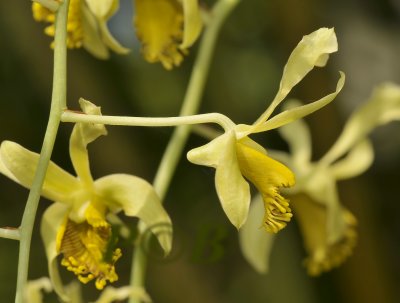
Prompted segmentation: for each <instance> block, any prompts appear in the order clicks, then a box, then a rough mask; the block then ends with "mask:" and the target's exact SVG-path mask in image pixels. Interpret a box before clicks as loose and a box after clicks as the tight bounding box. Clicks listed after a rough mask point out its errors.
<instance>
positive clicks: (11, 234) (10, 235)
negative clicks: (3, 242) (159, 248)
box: [0, 228, 21, 240]
mask: <svg viewBox="0 0 400 303" xmlns="http://www.w3.org/2000/svg"><path fill="white" fill-rule="evenodd" d="M20 237H21V233H20V231H19V229H18V228H17V229H14V228H13V229H11V228H0V238H6V239H11V240H19V239H20Z"/></svg>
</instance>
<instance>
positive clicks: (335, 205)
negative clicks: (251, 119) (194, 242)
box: [240, 83, 400, 276]
mask: <svg viewBox="0 0 400 303" xmlns="http://www.w3.org/2000/svg"><path fill="white" fill-rule="evenodd" d="M298 106H299V105H298V103H297V102H292V103H291V104H290V107H291V108H296V107H298ZM393 120H400V86H397V85H394V84H390V83H386V84H383V85H380V86H379V87H378V88H377V89H376V90H375V91H374V93H373V95H372V97H371V99H370V100H368V101H367V102H366V103H365V104H364V105H363V106H361V107H360V108H359V109H358V110H357V111H355V112H354V113H353V114H352V116H351V117H350V118H349V120H348V121H347V123H346V125H345V127H344V129H343V132H342V133H341V135H340V136H339V138H338V139H337V141H336V142H335V144H334V145H333V146H332V147H331V149H330V150H329V151H328V152H327V153H326V154H325V155H324V156H323V157H322V158H321V159H320V160H319V161H316V162H312V161H311V139H310V131H309V129H308V127H307V125H306V124H305V123H304V121H302V120H298V121H296V122H294V123H292V124H290V125H286V126H284V127H282V128H281V129H279V131H280V132H281V134H282V136H283V137H284V139H285V140H286V141H287V142H288V144H289V147H290V151H291V154H286V153H283V152H275V151H271V152H270V153H271V154H273V156H274V157H275V158H277V159H279V160H280V161H282V162H283V163H285V164H287V165H288V166H289V167H290V168H292V169H293V170H294V172H295V173H296V179H297V183H296V186H294V187H293V188H291V189H289V190H287V192H286V193H287V195H288V196H289V197H290V199H291V205H292V208H293V212H294V215H295V217H296V219H297V221H298V223H299V226H300V230H301V232H302V235H303V238H304V246H305V249H306V251H307V253H308V257H307V258H306V260H305V262H304V263H305V266H306V267H307V271H308V273H309V274H310V275H314V276H315V275H319V274H321V273H322V272H324V271H328V270H331V269H332V268H334V267H337V266H339V265H341V264H342V263H343V262H344V261H345V260H346V259H347V258H348V257H349V256H350V255H351V254H352V251H353V249H354V247H355V245H356V241H357V232H356V225H357V220H356V218H355V217H354V216H353V214H352V213H351V212H350V211H349V210H347V209H346V208H345V207H344V206H342V205H341V203H340V199H339V195H338V190H337V182H338V181H340V180H344V179H348V178H352V177H355V176H357V175H360V174H362V173H363V172H364V171H366V170H367V169H368V168H369V167H370V165H371V164H372V161H373V149H372V145H371V143H370V141H369V140H368V139H367V135H368V134H369V133H370V132H371V131H372V130H373V129H374V128H375V127H377V126H379V125H383V124H386V123H388V122H390V121H393ZM261 207H262V203H261V201H260V199H259V198H258V199H255V200H254V202H253V203H252V207H251V209H250V212H249V218H248V220H247V222H246V224H245V225H244V226H243V228H242V229H241V231H240V246H241V250H242V252H243V255H244V256H245V258H246V259H247V260H248V262H249V263H250V264H251V265H252V266H253V267H254V268H255V269H256V270H257V271H259V272H267V271H268V261H269V255H270V252H271V249H272V245H273V241H274V236H273V235H266V234H265V233H262V232H260V231H259V230H257V229H258V227H259V223H258V222H259V220H260V214H259V210H260V208H261Z"/></svg>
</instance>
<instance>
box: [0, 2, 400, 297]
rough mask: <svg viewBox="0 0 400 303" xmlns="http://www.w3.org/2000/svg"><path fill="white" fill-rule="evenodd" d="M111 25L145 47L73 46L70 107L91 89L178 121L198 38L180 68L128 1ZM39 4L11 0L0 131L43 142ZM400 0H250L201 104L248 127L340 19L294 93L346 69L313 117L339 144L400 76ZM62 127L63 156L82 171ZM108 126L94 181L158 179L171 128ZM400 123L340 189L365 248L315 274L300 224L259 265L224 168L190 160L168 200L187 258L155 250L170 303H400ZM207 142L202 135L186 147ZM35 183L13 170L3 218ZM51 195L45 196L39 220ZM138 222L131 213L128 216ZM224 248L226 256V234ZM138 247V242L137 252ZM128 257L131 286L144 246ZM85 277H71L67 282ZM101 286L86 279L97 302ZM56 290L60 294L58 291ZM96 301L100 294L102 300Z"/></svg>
mask: <svg viewBox="0 0 400 303" xmlns="http://www.w3.org/2000/svg"><path fill="white" fill-rule="evenodd" d="M208 2H209V3H208V4H209V5H211V3H212V1H208ZM121 4H122V8H121V12H120V13H119V14H118V15H117V17H115V18H113V19H112V22H111V27H112V31H113V32H115V34H116V35H117V36H118V37H119V38H120V40H121V41H123V42H124V44H125V45H128V46H129V47H131V48H132V49H133V50H132V52H131V54H129V55H128V56H125V57H118V56H116V55H113V56H112V57H111V59H110V60H109V61H104V62H103V61H98V60H96V59H94V58H92V57H91V56H90V55H89V54H87V53H86V52H85V51H82V50H78V51H70V52H69V62H68V68H69V70H68V104H69V108H71V109H78V102H77V101H78V99H79V97H84V98H85V99H88V100H91V101H92V102H94V103H96V104H98V105H100V106H102V110H103V113H107V114H115V115H119V114H120V115H137V116H168V115H176V114H177V113H178V111H179V107H180V104H181V102H182V97H183V94H184V91H185V87H186V85H187V82H188V77H189V75H190V70H191V66H192V63H193V59H194V57H195V55H196V52H197V49H196V46H195V47H193V48H192V49H191V51H190V55H189V56H188V57H187V59H186V60H185V62H184V63H183V65H182V66H181V67H180V68H177V69H175V70H173V71H172V72H168V71H165V70H163V69H162V67H161V66H160V65H150V64H148V63H146V62H144V61H143V59H142V58H141V56H140V52H139V45H138V42H137V41H136V40H135V38H134V33H133V30H132V28H131V17H132V16H131V3H129V1H122V3H121ZM30 5H31V4H30V1H1V2H0V41H1V42H0V45H1V47H0V58H1V60H0V98H1V99H0V140H1V141H2V140H13V141H16V142H19V143H20V144H22V145H24V146H25V147H27V148H29V149H31V150H34V151H39V150H40V146H41V142H42V139H43V134H44V130H45V127H46V122H47V116H48V112H49V100H50V95H51V80H52V51H51V50H50V48H49V46H48V45H49V43H50V39H49V38H48V37H46V36H44V35H43V33H42V31H43V25H42V24H38V23H35V22H34V21H33V19H32V16H31V9H30ZM399 25H400V4H399V1H398V0H352V1H345V0H339V1H316V0H304V1H296V0H287V1H277V0H270V1H265V0H246V1H242V3H241V4H240V5H239V6H238V7H237V9H236V10H235V11H234V13H233V14H232V15H231V16H230V18H229V20H228V21H227V23H226V25H225V26H224V28H223V31H222V33H221V37H220V40H219V42H218V45H217V49H216V53H215V57H214V60H213V63H212V66H211V70H210V77H209V80H208V84H207V87H206V90H205V94H204V98H203V105H202V107H201V112H221V113H224V114H226V115H228V116H229V117H231V118H232V119H233V120H234V121H235V122H237V123H239V122H244V123H249V122H252V121H254V119H255V118H257V117H258V115H259V114H260V113H261V112H262V111H264V110H265V108H266V107H267V106H268V103H269V101H270V100H271V99H272V98H273V96H274V94H275V92H276V90H277V86H278V83H279V79H280V76H281V71H282V68H283V66H284V64H285V62H286V60H287V57H288V55H289V54H290V52H291V50H292V49H293V47H294V46H295V45H296V44H297V43H298V41H299V40H300V39H301V37H302V36H303V35H304V34H308V33H310V32H312V31H314V30H316V29H317V28H319V27H322V26H327V27H335V30H336V33H337V36H338V41H339V52H338V53H337V54H335V55H333V56H331V59H330V63H329V64H328V67H327V68H325V69H323V70H317V71H315V72H313V73H312V74H311V75H310V76H308V77H307V78H306V79H305V81H304V82H303V83H302V84H301V85H299V87H298V88H296V89H295V90H294V91H293V92H292V95H293V96H296V97H298V98H300V99H302V100H305V101H309V100H313V99H316V98H318V97H320V96H322V95H324V94H326V93H327V92H330V91H332V90H333V88H334V85H335V83H336V81H337V78H338V72H337V71H338V70H343V71H344V72H345V73H346V75H347V81H346V86H345V88H344V90H343V92H342V93H341V94H340V95H339V97H338V98H337V100H336V101H334V103H333V104H331V105H329V106H327V107H326V108H324V109H322V110H320V111H319V112H318V113H316V114H313V115H312V116H310V117H309V118H307V121H308V122H309V123H310V125H311V127H312V134H313V142H314V146H313V148H314V157H315V159H318V157H319V156H320V155H322V154H323V153H324V152H325V151H326V150H327V149H328V148H329V147H330V145H331V144H332V143H333V142H334V140H335V138H336V137H337V135H338V134H339V133H340V130H341V128H342V126H343V123H344V121H345V119H346V117H348V116H349V114H350V113H351V111H352V110H353V109H354V108H355V107H356V106H357V104H360V103H362V102H363V101H365V100H366V98H368V96H369V95H370V93H371V91H372V89H373V87H374V86H375V85H377V84H379V83H381V82H384V81H393V82H397V83H400V61H399V60H398V56H399V54H400V38H399V37H400V28H399ZM71 129H72V125H69V124H63V125H62V126H61V129H60V133H59V136H58V138H57V142H56V146H55V149H54V154H53V160H54V161H55V162H56V163H58V164H59V165H60V166H62V167H64V168H65V169H67V170H69V171H70V172H72V171H73V170H72V166H71V163H70V160H69V156H68V138H69V135H70V132H71ZM108 130H109V135H108V136H107V137H104V138H101V139H99V140H97V141H96V142H95V143H93V144H91V146H90V157H91V166H92V172H93V175H94V177H95V178H97V177H100V176H103V175H106V174H110V173H116V172H124V173H130V174H135V175H138V176H141V177H143V178H145V179H147V180H148V181H150V182H151V181H152V179H153V178H154V175H155V172H156V170H157V166H158V163H159V161H160V157H161V155H162V153H163V151H164V148H165V146H166V143H167V141H168V138H169V136H170V134H171V129H167V128H157V129H145V128H122V127H108ZM399 133H400V126H399V123H392V124H391V125H387V126H385V127H382V128H380V129H378V130H376V131H375V132H374V133H373V135H372V138H373V142H374V147H375V151H376V161H375V162H374V165H373V166H372V167H371V168H370V169H369V171H368V172H367V173H366V174H364V175H362V176H360V177H357V178H355V179H353V180H349V181H345V182H342V183H341V184H340V197H341V200H342V203H343V204H345V205H346V206H347V207H348V208H349V209H350V210H351V211H352V212H354V213H355V215H356V216H357V218H358V221H359V238H360V239H359V244H358V246H357V248H356V250H355V252H354V255H353V256H352V257H351V258H350V259H349V260H348V262H346V263H345V264H344V265H343V266H342V267H340V268H339V269H336V270H333V271H332V272H330V273H327V274H323V275H322V276H320V277H318V278H310V277H308V276H307V275H306V272H305V270H304V268H303V266H302V259H303V258H304V250H303V248H302V242H301V241H302V240H301V237H300V235H299V233H298V230H297V229H296V225H295V224H290V226H289V227H288V228H287V229H285V230H284V231H282V232H281V233H280V235H279V237H278V240H277V242H276V245H275V247H274V250H273V253H272V257H271V260H270V262H271V270H270V273H269V274H268V275H266V276H262V275H259V274H257V273H255V272H254V271H253V270H252V269H251V268H250V267H249V265H248V264H247V263H246V262H245V260H244V259H243V257H242V256H241V254H240V251H239V246H238V243H237V232H236V230H235V229H234V227H232V226H231V225H230V224H229V222H228V221H227V219H226V217H225V216H224V214H223V212H222V209H221V207H220V206H219V202H218V200H217V197H216V194H215V189H214V185H213V175H214V174H213V171H212V170H211V169H210V170H209V169H205V168H203V167H199V166H194V165H191V164H190V163H188V161H187V160H186V159H185V158H183V159H182V161H181V162H180V165H179V167H178V169H177V171H176V175H175V178H174V180H173V182H172V184H171V187H170V189H169V192H168V195H167V197H166V201H165V203H166V204H165V205H166V208H167V210H168V211H169V213H170V214H171V217H172V219H173V221H174V224H175V228H176V237H175V238H176V240H175V241H176V247H177V250H179V254H178V256H177V258H175V259H172V260H169V261H168V260H163V261H160V260H159V259H158V258H156V257H154V256H153V257H152V258H151V259H150V260H151V263H152V264H151V266H150V272H149V274H148V277H147V281H148V290H149V292H150V294H151V295H152V297H153V299H154V301H155V302H157V303H168V302H174V303H179V302H190V303H197V302H209V303H213V302H219V303H224V302H230V303H236V302H237V303H242V302H254V303H258V302H269V303H273V302H277V303H286V302H288V303H292V302H293V303H298V302H299V303H301V302H306V303H313V302H345V303H346V302H352V303H368V302H371V303H375V302H384V303H386V302H387V303H390V302H397V300H398V298H399V291H398V287H397V285H398V282H399V279H400V263H399V261H398V256H399V254H400V244H399V243H400V235H399V229H400V225H399V222H400V221H399V220H398V218H397V216H398V212H399V211H400V208H399V204H398V202H399V196H398V195H397V194H398V192H397V190H398V188H397V186H399V180H400V173H399V171H400V136H399ZM257 139H259V140H260V141H261V142H262V143H263V145H264V146H267V147H269V148H282V149H286V145H285V143H284V142H283V141H282V140H281V139H280V138H279V136H278V135H277V134H276V133H275V132H270V133H268V134H263V135H261V136H259V137H258V138H257ZM204 142H205V141H204V139H201V138H199V137H196V136H192V137H191V139H190V141H189V143H188V146H187V148H186V150H185V151H187V150H189V149H190V148H192V147H195V146H199V145H200V144H203V143H204ZM26 197H27V190H25V189H22V188H21V187H19V186H18V185H16V184H14V183H13V182H12V181H9V180H8V179H6V178H5V177H0V209H1V211H0V226H14V227H17V226H18V225H19V223H20V220H21V217H22V213H23V209H24V204H25V200H26ZM49 203H50V202H49V201H46V200H43V201H42V202H41V204H40V208H39V213H38V220H37V223H39V218H40V216H41V214H42V213H43V211H44V209H45V208H46V207H47V206H48V205H49ZM128 221H129V220H128ZM38 226H39V225H38V224H37V225H36V227H35V233H34V241H33V245H32V251H31V260H32V262H31V268H30V278H31V279H35V278H39V277H42V276H45V275H47V268H46V259H45V256H44V251H43V247H42V243H41V240H40V236H39V229H38ZM215 238H219V239H221V241H217V242H215V241H214V242H215V243H219V244H220V245H221V246H219V248H220V249H221V253H220V254H217V255H215V251H216V250H215V249H216V247H215V246H213V245H212V243H213V239H215ZM125 246H126V247H125ZM125 246H124V247H123V248H124V249H125V248H126V250H127V251H126V252H125V253H124V256H123V258H122V259H121V261H120V262H119V263H118V265H117V270H118V272H119V273H120V281H118V283H117V285H126V284H127V283H128V276H129V270H130V269H129V268H130V258H131V251H130V250H129V247H128V246H127V245H125ZM17 255H18V243H17V242H16V241H11V240H7V239H0V281H2V283H0V297H1V301H2V302H13V300H14V299H13V296H14V292H15V281H16V269H17ZM71 278H72V275H69V274H68V273H67V274H65V279H66V280H68V279H71ZM93 288H94V287H93V286H92V285H88V286H84V289H85V295H86V296H87V298H89V299H90V300H93V299H94V298H95V297H97V295H96V292H95V290H94V289H93ZM50 299H51V297H50ZM89 299H88V300H89Z"/></svg>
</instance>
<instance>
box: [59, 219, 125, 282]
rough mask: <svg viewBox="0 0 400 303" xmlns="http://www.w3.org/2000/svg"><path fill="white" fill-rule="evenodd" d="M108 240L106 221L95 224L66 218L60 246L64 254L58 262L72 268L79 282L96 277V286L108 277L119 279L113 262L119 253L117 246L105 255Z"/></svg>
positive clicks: (68, 268)
mask: <svg viewBox="0 0 400 303" xmlns="http://www.w3.org/2000/svg"><path fill="white" fill-rule="evenodd" d="M104 222H105V221H104ZM110 240H111V226H110V225H109V224H108V223H107V224H100V225H99V226H98V227H94V226H92V225H90V224H89V223H88V222H83V223H75V222H73V221H71V220H69V219H68V221H67V224H66V227H65V231H64V234H63V237H62V240H61V245H60V248H59V252H60V253H62V254H63V255H64V258H63V259H62V261H61V265H63V266H65V267H66V268H67V270H69V271H72V272H73V273H74V274H75V275H76V276H77V277H78V279H79V280H80V281H81V282H82V283H85V284H86V283H88V282H89V281H91V280H94V279H95V280H96V282H95V285H96V288H97V289H103V288H104V286H105V285H106V284H107V281H109V282H110V283H112V282H115V281H117V280H118V275H117V274H116V273H115V267H114V264H115V262H116V261H117V260H118V259H119V258H120V257H121V255H122V254H121V250H120V249H119V248H117V249H115V250H113V251H112V252H111V255H110V256H109V257H108V258H107V250H108V248H109V243H110Z"/></svg>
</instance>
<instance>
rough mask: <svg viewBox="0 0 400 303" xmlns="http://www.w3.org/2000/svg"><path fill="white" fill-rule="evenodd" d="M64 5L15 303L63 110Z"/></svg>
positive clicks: (22, 284)
mask: <svg viewBox="0 0 400 303" xmlns="http://www.w3.org/2000/svg"><path fill="white" fill-rule="evenodd" d="M68 5H69V0H65V1H64V2H63V3H62V4H61V5H60V8H59V10H58V12H57V17H56V22H55V26H56V31H55V37H54V42H55V47H54V75H53V92H52V99H51V108H50V116H49V121H48V124H47V129H46V133H45V135H44V139H43V145H42V150H41V152H40V158H39V163H38V167H37V169H36V173H35V177H34V179H33V184H32V187H31V190H30V192H29V196H28V200H27V202H26V206H25V210H24V214H23V217H22V222H21V228H20V230H21V239H20V246H19V258H18V277H17V292H16V296H15V303H23V300H24V298H23V296H24V289H25V285H26V282H27V280H28V268H29V252H30V246H31V239H32V231H33V225H34V223H35V217H36V211H37V207H38V204H39V199H40V193H41V189H42V185H43V181H44V177H45V175H46V171H47V167H48V165H49V162H50V157H51V153H52V151H53V146H54V142H55V139H56V135H57V131H58V126H59V124H60V117H61V113H62V111H63V110H64V108H65V107H66V70H67V69H66V58H67V50H66V31H67V16H68Z"/></svg>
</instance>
